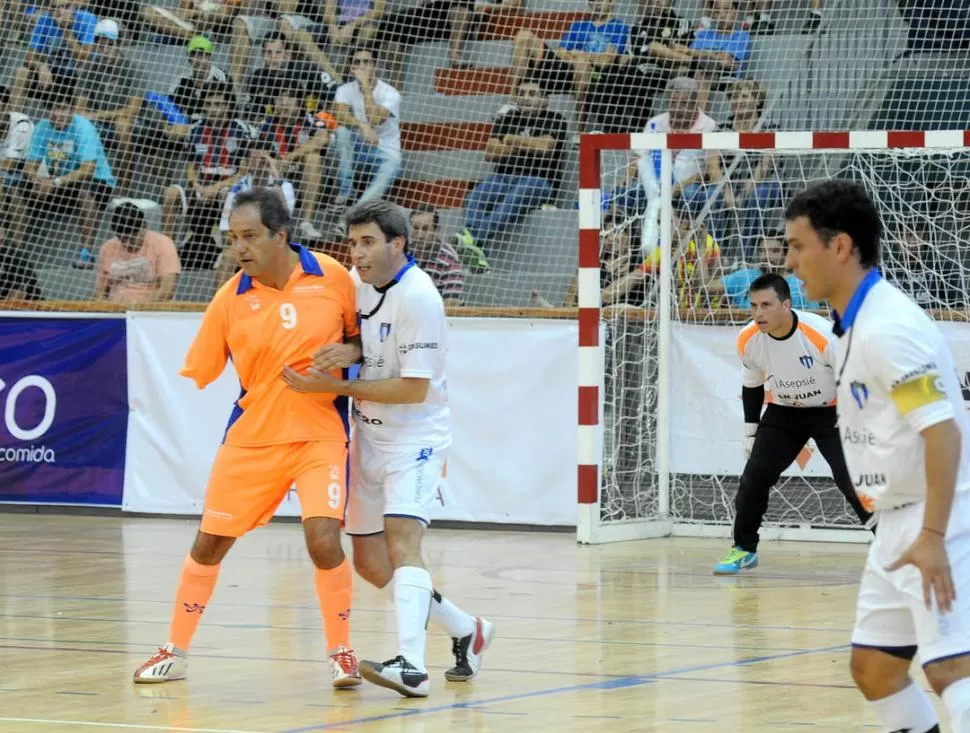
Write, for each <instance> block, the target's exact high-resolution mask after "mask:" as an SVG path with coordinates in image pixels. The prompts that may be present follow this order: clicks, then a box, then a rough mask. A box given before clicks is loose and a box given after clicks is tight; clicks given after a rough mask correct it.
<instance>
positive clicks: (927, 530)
mask: <svg viewBox="0 0 970 733" xmlns="http://www.w3.org/2000/svg"><path fill="white" fill-rule="evenodd" d="M923 531H924V532H930V533H931V534H935V535H939V536H940V537H946V533H945V532H941V531H940V530H938V529H933V528H932V527H923Z"/></svg>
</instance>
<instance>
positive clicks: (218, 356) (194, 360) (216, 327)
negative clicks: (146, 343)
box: [179, 294, 229, 389]
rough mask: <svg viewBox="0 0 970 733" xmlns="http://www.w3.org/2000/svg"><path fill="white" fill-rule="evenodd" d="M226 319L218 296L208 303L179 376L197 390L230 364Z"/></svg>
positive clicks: (223, 305)
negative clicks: (193, 383)
mask: <svg viewBox="0 0 970 733" xmlns="http://www.w3.org/2000/svg"><path fill="white" fill-rule="evenodd" d="M227 336H228V319H227V314H226V304H225V303H224V302H223V300H222V298H220V296H219V294H217V295H216V297H215V298H214V299H213V300H212V302H211V303H209V307H208V308H206V311H205V315H204V316H203V317H202V324H201V325H200V326H199V331H198V333H196V335H195V340H193V341H192V346H190V347H189V353H188V354H186V356H185V364H184V365H183V367H182V368H181V369H180V370H179V375H181V376H183V377H188V378H189V379H191V380H192V381H194V382H195V385H196V386H197V387H198V388H199V389H204V388H205V387H206V386H207V385H209V384H211V383H212V382H214V381H215V380H216V379H218V378H219V375H220V374H222V372H223V370H225V368H226V362H227V361H228V360H229V345H228V344H227V343H226V338H227Z"/></svg>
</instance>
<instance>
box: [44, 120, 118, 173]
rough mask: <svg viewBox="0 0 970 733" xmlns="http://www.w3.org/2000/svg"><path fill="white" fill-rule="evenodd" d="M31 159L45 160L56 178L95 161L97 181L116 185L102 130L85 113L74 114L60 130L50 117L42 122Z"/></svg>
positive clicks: (48, 168)
mask: <svg viewBox="0 0 970 733" xmlns="http://www.w3.org/2000/svg"><path fill="white" fill-rule="evenodd" d="M27 160H30V161H43V162H44V163H45V164H46V165H47V170H48V171H49V172H50V175H51V177H52V178H53V177H57V176H64V175H67V174H68V173H71V172H72V171H76V170H77V169H78V168H80V167H81V165H82V164H84V163H90V162H91V161H95V163H96V167H95V170H94V180H95V181H100V182H101V183H104V184H106V185H108V186H111V187H114V185H115V178H114V176H113V175H112V174H111V167H110V166H109V165H108V158H107V157H106V156H105V154H104V147H103V146H102V145H101V138H100V137H98V131H97V130H96V129H95V128H94V125H93V124H91V121H90V120H88V119H86V118H84V117H81V115H77V114H76V115H74V116H73V118H72V119H71V124H69V125H68V126H67V127H65V128H63V129H60V130H59V129H57V128H56V127H54V126H53V125H52V124H51V121H50V120H41V121H40V122H38V123H37V127H36V129H35V130H34V137H33V139H32V140H31V141H30V151H29V152H28V153H27Z"/></svg>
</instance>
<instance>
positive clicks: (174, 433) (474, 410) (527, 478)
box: [124, 313, 579, 526]
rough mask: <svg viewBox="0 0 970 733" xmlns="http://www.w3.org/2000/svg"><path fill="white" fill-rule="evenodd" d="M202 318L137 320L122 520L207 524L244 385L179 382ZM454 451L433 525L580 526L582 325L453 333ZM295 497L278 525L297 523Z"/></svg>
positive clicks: (132, 321)
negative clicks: (192, 517)
mask: <svg viewBox="0 0 970 733" xmlns="http://www.w3.org/2000/svg"><path fill="white" fill-rule="evenodd" d="M201 318H202V314H200V313H187V314H151V313H130V314H129V320H128V344H129V346H128V351H129V379H130V390H131V408H132V413H131V419H130V427H129V434H128V465H127V480H126V484H125V497H124V508H125V510H127V511H134V512H151V513H165V514H201V512H202V506H203V500H204V497H205V488H206V482H207V480H208V476H209V468H210V466H211V464H212V460H213V458H214V457H215V453H216V450H217V449H218V447H219V444H220V442H221V441H222V437H223V434H224V432H225V429H226V422H227V420H228V419H229V414H230V412H231V411H232V405H233V402H234V401H235V400H236V398H237V397H238V396H239V389H240V387H239V381H238V378H237V376H236V374H235V371H234V370H233V367H232V363H231V362H230V363H229V364H228V365H227V366H226V371H225V372H224V373H223V374H222V376H221V377H220V378H219V379H218V380H217V381H216V382H214V383H213V384H211V385H209V387H208V388H206V389H205V390H202V391H199V390H198V389H196V387H195V385H194V384H193V383H192V382H191V381H190V380H188V379H185V378H183V377H180V376H179V374H178V372H179V369H180V368H181V366H182V361H183V359H184V358H185V354H186V352H187V351H188V348H189V345H190V344H191V343H192V339H193V338H194V337H195V333H196V331H197V330H198V327H199V323H200V322H201ZM448 327H449V331H448V338H449V344H448V395H449V402H450V404H451V411H452V432H453V436H454V443H453V445H452V447H451V450H450V452H449V457H448V462H447V465H446V466H445V476H444V477H443V481H442V482H441V485H440V488H439V492H438V495H437V500H436V502H435V504H434V506H433V510H432V519H453V520H462V521H469V522H496V523H506V524H508V523H515V524H544V525H564V526H566V525H572V524H574V523H575V521H576V489H575V485H576V434H577V430H576V422H577V403H576V382H577V379H578V369H579V367H578V360H577V358H576V343H577V339H578V334H577V330H576V329H577V326H576V324H575V322H568V321H556V320H534V321H529V320H525V319H498V318H495V319H492V318H455V319H449V322H448ZM299 513H300V506H299V500H298V499H297V497H296V492H295V491H291V492H290V493H289V495H288V496H287V498H286V499H285V500H284V502H283V504H282V505H281V506H280V508H279V509H278V511H277V515H278V516H299Z"/></svg>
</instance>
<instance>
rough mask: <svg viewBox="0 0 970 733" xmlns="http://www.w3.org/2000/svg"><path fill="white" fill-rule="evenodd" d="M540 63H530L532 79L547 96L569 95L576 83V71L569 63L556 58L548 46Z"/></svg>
mask: <svg viewBox="0 0 970 733" xmlns="http://www.w3.org/2000/svg"><path fill="white" fill-rule="evenodd" d="M545 49H546V52H545V55H543V57H542V58H541V59H539V60H538V61H530V62H529V69H530V71H531V77H532V79H533V80H535V82H536V83H537V84H538V85H539V86H540V87H542V89H543V91H545V93H546V94H568V93H570V92H572V91H573V85H574V84H575V83H576V71H575V69H574V68H573V65H572V64H571V63H569V62H568V61H563V60H562V59H561V58H559V57H558V56H556V53H555V51H553V50H552V49H551V48H549V47H548V46H546V47H545Z"/></svg>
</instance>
